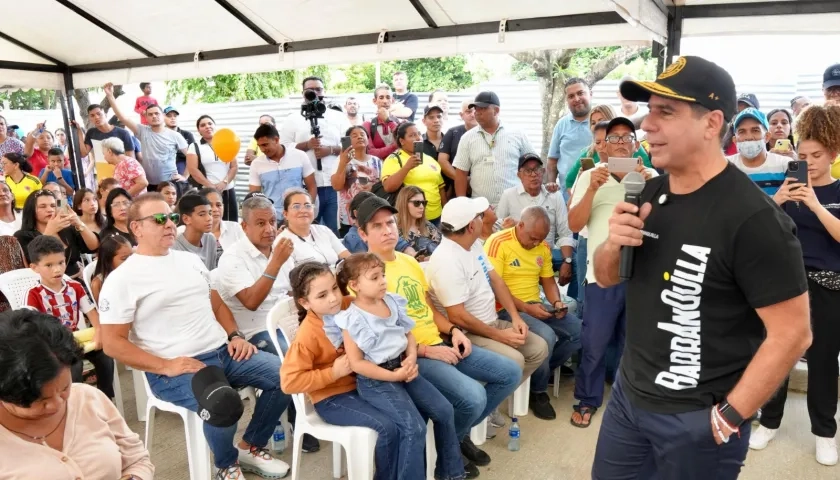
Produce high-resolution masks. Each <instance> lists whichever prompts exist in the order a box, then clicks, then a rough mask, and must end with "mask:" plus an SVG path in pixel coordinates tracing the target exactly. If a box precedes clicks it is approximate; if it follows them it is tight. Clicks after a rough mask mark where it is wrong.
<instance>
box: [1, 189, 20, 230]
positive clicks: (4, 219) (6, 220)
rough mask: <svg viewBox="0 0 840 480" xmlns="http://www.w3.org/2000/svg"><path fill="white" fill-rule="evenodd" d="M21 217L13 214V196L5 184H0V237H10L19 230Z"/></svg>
mask: <svg viewBox="0 0 840 480" xmlns="http://www.w3.org/2000/svg"><path fill="white" fill-rule="evenodd" d="M20 218H21V216H20V215H18V214H16V213H15V196H14V195H12V190H11V189H10V188H9V186H8V185H6V182H2V183H0V235H12V234H14V233H15V232H17V231H18V230H20Z"/></svg>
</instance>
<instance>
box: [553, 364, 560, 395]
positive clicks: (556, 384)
mask: <svg viewBox="0 0 840 480" xmlns="http://www.w3.org/2000/svg"><path fill="white" fill-rule="evenodd" d="M559 396H560V367H557V368H555V369H554V398H557V397H559Z"/></svg>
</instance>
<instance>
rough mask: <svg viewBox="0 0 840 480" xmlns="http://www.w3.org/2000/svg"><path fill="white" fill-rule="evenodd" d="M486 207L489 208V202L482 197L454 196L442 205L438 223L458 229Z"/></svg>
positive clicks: (454, 229) (448, 227) (453, 229)
mask: <svg viewBox="0 0 840 480" xmlns="http://www.w3.org/2000/svg"><path fill="white" fill-rule="evenodd" d="M488 208H490V202H488V201H487V199H486V198H484V197H477V198H469V197H455V198H453V199H452V200H450V201H448V202H446V205H444V206H443V213H441V214H440V224H441V225H442V226H446V227H447V229H452V231H458V230H460V229H462V228H464V227H466V226H467V225H469V224H470V222H472V221H473V220H475V217H477V216H478V215H479V214H480V213H484V211H485V210H487V209H488Z"/></svg>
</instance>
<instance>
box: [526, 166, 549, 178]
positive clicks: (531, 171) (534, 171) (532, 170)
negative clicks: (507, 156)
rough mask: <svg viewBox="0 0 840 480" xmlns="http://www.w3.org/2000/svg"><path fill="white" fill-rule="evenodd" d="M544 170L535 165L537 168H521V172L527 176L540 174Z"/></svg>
mask: <svg viewBox="0 0 840 480" xmlns="http://www.w3.org/2000/svg"><path fill="white" fill-rule="evenodd" d="M544 171H545V170H544V169H543V168H542V167H537V168H523V169H522V170H521V172H522V173H524V174H525V175H528V176H530V177H533V176H534V175H542V174H543V172H544Z"/></svg>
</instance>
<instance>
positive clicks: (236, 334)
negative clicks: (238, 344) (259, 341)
mask: <svg viewBox="0 0 840 480" xmlns="http://www.w3.org/2000/svg"><path fill="white" fill-rule="evenodd" d="M236 337H239V338H241V339H242V340H245V335H242V332H240V331H239V330H234V331H232V332H230V335H228V342H230V341H231V340H233V339H234V338H236Z"/></svg>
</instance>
